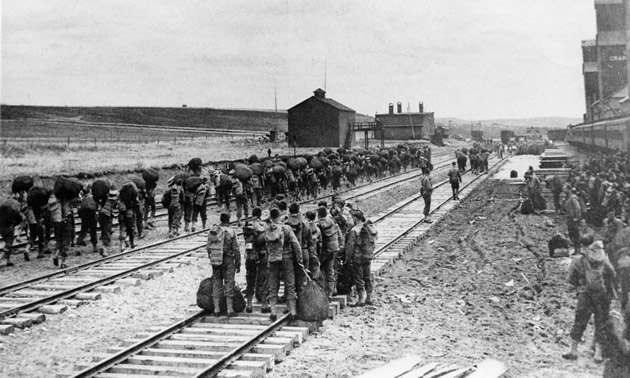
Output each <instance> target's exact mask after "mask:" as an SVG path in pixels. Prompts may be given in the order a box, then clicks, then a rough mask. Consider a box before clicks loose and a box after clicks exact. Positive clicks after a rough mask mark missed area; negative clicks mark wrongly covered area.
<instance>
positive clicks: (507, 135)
mask: <svg viewBox="0 0 630 378" xmlns="http://www.w3.org/2000/svg"><path fill="white" fill-rule="evenodd" d="M515 138H516V133H515V132H514V131H512V130H501V143H503V144H508V143H509V142H510V140H514V139H515Z"/></svg>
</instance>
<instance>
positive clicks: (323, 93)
mask: <svg viewBox="0 0 630 378" xmlns="http://www.w3.org/2000/svg"><path fill="white" fill-rule="evenodd" d="M313 94H314V95H315V97H317V98H326V91H325V90H323V89H321V88H317V89H316V90H315V91H314V92H313Z"/></svg>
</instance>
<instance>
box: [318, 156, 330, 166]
mask: <svg viewBox="0 0 630 378" xmlns="http://www.w3.org/2000/svg"><path fill="white" fill-rule="evenodd" d="M318 159H319V161H320V162H321V163H322V165H323V166H324V167H328V164H330V160H328V159H327V158H325V157H323V156H322V157H319V158H318Z"/></svg>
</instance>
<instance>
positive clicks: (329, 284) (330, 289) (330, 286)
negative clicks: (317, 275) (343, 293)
mask: <svg viewBox="0 0 630 378" xmlns="http://www.w3.org/2000/svg"><path fill="white" fill-rule="evenodd" d="M326 288H327V290H326V294H327V295H328V302H332V299H333V293H334V292H335V283H334V282H327V283H326Z"/></svg>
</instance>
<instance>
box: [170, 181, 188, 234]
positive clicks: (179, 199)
mask: <svg viewBox="0 0 630 378" xmlns="http://www.w3.org/2000/svg"><path fill="white" fill-rule="evenodd" d="M169 194H170V196H171V203H170V204H169V206H168V227H169V228H168V230H169V231H168V236H169V237H170V238H173V237H175V236H178V235H179V226H180V222H181V218H182V204H183V203H184V190H183V189H182V187H181V186H179V185H173V186H171V188H170V189H169Z"/></svg>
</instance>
